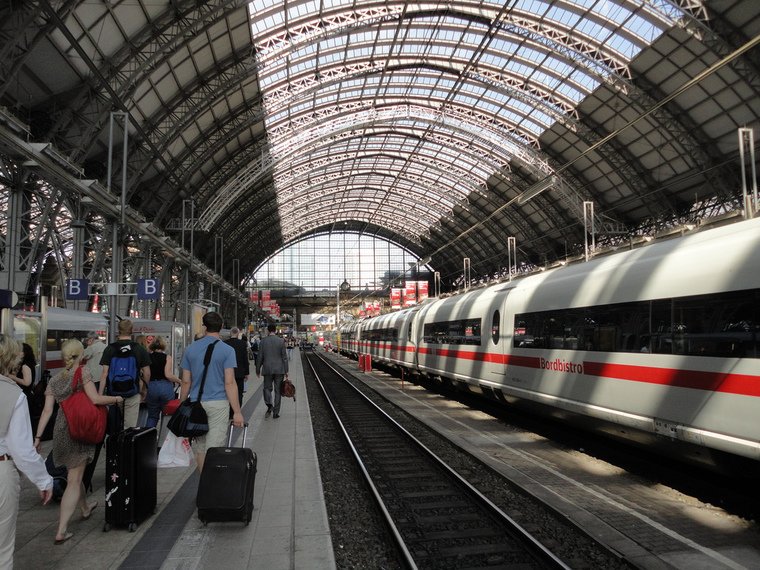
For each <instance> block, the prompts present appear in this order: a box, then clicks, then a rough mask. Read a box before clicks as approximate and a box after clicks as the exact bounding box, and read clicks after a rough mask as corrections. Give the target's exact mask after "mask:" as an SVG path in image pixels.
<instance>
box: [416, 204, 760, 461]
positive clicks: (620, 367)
mask: <svg viewBox="0 0 760 570" xmlns="http://www.w3.org/2000/svg"><path fill="white" fill-rule="evenodd" d="M412 329H413V331H412V334H413V339H414V341H415V342H416V343H417V346H418V366H419V371H420V373H422V374H424V375H427V376H431V377H437V378H444V379H448V380H450V381H451V382H453V383H456V384H460V385H467V386H468V387H471V388H472V389H474V390H476V391H481V392H484V393H486V394H489V395H492V396H494V397H496V398H497V399H500V400H505V401H507V402H511V403H517V404H531V405H532V406H531V407H534V405H535V406H537V407H539V408H540V409H541V410H542V411H545V412H548V413H550V414H552V415H555V416H557V417H560V418H562V419H565V420H567V419H572V420H574V421H580V422H581V423H583V424H584V425H586V426H590V427H595V428H598V429H601V430H602V431H605V432H606V433H609V434H612V435H616V436H619V437H622V438H625V439H629V440H632V441H636V442H639V443H643V444H647V445H654V444H661V443H664V442H681V443H688V444H694V445H693V446H680V445H679V446H678V447H679V449H681V448H683V449H684V454H685V456H689V457H690V458H692V459H695V460H697V461H701V462H704V463H706V464H711V465H714V464H716V463H718V462H720V460H721V459H722V458H723V459H724V458H725V457H723V455H722V453H727V454H734V455H739V456H743V457H747V458H751V459H754V460H758V459H760V431H758V429H757V425H758V424H757V418H758V417H760V219H755V220H749V221H743V222H738V223H734V224H731V225H726V226H722V227H718V228H714V229H703V230H700V231H697V232H695V233H692V234H689V235H686V236H684V237H681V238H674V239H670V240H665V241H659V242H655V243H652V244H650V245H648V246H645V247H642V248H639V249H632V250H629V251H625V252H622V253H615V254H611V255H608V256H600V257H597V258H594V259H592V260H591V261H589V262H587V263H579V264H576V265H569V266H567V267H560V268H556V269H552V270H548V271H545V272H542V273H539V274H535V275H531V276H527V277H525V278H521V279H517V280H514V281H512V282H510V283H502V284H497V285H494V286H491V287H487V288H484V289H480V290H476V291H471V292H469V293H466V294H463V295H457V296H454V297H450V298H448V299H442V300H438V301H436V302H433V303H431V304H429V305H427V306H424V307H423V308H422V309H421V310H420V311H419V312H418V313H417V315H416V317H415V322H414V323H413V326H412ZM686 447H688V450H686Z"/></svg>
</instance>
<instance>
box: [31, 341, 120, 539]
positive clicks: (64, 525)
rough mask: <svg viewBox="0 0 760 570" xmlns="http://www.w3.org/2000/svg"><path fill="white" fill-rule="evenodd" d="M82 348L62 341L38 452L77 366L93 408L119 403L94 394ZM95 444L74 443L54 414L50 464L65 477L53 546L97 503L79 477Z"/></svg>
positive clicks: (68, 392) (59, 416)
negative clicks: (75, 518) (59, 364)
mask: <svg viewBox="0 0 760 570" xmlns="http://www.w3.org/2000/svg"><path fill="white" fill-rule="evenodd" d="M83 353H84V346H83V345H82V343H81V342H80V341H78V340H77V339H75V338H72V339H69V340H67V341H64V343H63V346H61V357H62V358H63V366H64V368H63V370H61V371H60V372H59V373H58V374H56V375H55V376H53V377H52V378H51V379H50V383H49V384H48V387H47V391H46V392H45V409H44V410H43V411H42V417H40V425H39V426H37V436H38V437H35V438H34V442H35V444H36V445H37V447H38V449H39V445H40V438H39V435H40V434H42V432H44V431H45V427H46V426H47V423H48V421H49V420H50V416H51V415H52V414H53V404H54V403H55V402H58V404H59V405H60V403H61V402H62V401H63V400H65V399H66V398H68V397H69V396H71V395H72V394H73V391H72V386H71V384H72V380H73V379H74V374H76V371H77V368H79V367H80V366H81V374H82V384H81V389H82V390H84V392H85V394H87V396H88V397H89V398H90V401H92V403H93V404H95V405H96V406H106V405H113V404H119V403H121V402H123V401H124V400H123V398H122V397H121V396H103V395H101V394H98V391H97V390H96V389H95V385H94V384H93V381H92V376H90V371H89V370H88V369H87V368H86V367H85V366H84V365H82V364H81V360H82V354H83ZM95 447H96V446H95V444H90V443H82V442H79V441H75V440H73V439H72V438H71V436H70V435H69V424H68V422H67V421H66V414H64V413H62V412H59V413H58V414H57V415H56V419H55V426H54V428H53V463H54V464H55V465H65V466H66V468H67V469H68V474H67V476H66V490H65V491H64V493H63V497H61V510H60V513H59V515H58V532H57V533H56V535H55V544H63V543H64V542H66V541H67V540H69V539H70V538H71V537H72V536H74V535H73V533H71V532H69V531H68V527H69V520H71V517H72V515H73V514H74V511H75V510H76V508H77V507H79V510H80V511H81V512H82V519H84V520H86V519H89V518H90V515H92V511H93V510H94V509H95V507H97V506H98V502H97V501H92V502H89V503H88V502H87V494H86V491H85V488H84V483H83V477H84V471H85V467H86V466H87V464H88V463H90V462H92V460H93V459H94V457H95Z"/></svg>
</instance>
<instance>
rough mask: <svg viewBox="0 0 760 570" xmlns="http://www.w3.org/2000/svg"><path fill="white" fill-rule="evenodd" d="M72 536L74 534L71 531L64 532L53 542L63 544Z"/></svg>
mask: <svg viewBox="0 0 760 570" xmlns="http://www.w3.org/2000/svg"><path fill="white" fill-rule="evenodd" d="M72 536H74V533H73V532H67V533H66V534H64V535H63V538H56V539H55V542H54V543H53V544H63V543H64V542H66V541H67V540H68V539H70V538H71V537H72Z"/></svg>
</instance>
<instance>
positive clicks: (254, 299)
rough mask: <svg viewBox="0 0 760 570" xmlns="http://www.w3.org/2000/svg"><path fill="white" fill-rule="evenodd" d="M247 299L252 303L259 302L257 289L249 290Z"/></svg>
mask: <svg viewBox="0 0 760 570" xmlns="http://www.w3.org/2000/svg"><path fill="white" fill-rule="evenodd" d="M249 299H250V300H251V302H253V303H258V302H259V292H258V291H251V294H250V295H249Z"/></svg>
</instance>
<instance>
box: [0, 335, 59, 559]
mask: <svg viewBox="0 0 760 570" xmlns="http://www.w3.org/2000/svg"><path fill="white" fill-rule="evenodd" d="M21 353H22V348H21V343H20V342H18V341H17V340H15V339H13V338H11V337H9V336H8V335H4V334H0V568H13V551H14V549H15V547H16V516H17V515H18V505H19V494H20V492H21V483H20V481H19V476H18V471H17V470H16V468H18V469H19V470H21V472H22V473H23V474H24V475H26V476H27V478H28V479H29V480H30V481H31V482H32V483H33V484H34V486H35V487H37V489H39V491H40V497H41V498H42V504H43V505H46V504H48V503H49V502H50V499H51V498H52V497H53V478H52V477H51V476H50V475H49V474H48V472H47V469H45V460H44V459H42V457H40V455H39V453H38V452H37V450H36V449H35V448H34V445H33V440H32V428H31V422H30V420H29V407H28V406H27V404H26V396H25V395H24V393H23V392H22V391H21V388H19V387H18V385H17V384H16V382H14V381H13V380H11V379H10V378H9V375H10V374H11V371H13V370H14V369H15V368H16V367H17V366H18V364H19V362H21ZM36 442H37V441H36V440H34V443H36Z"/></svg>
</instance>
